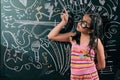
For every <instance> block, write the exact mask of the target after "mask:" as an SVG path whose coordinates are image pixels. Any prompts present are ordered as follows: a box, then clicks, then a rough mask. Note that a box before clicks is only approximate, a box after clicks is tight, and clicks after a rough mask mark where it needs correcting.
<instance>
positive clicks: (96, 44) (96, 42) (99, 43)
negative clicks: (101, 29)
mask: <svg viewBox="0 0 120 80" xmlns="http://www.w3.org/2000/svg"><path fill="white" fill-rule="evenodd" d="M99 45H102V41H101V39H100V38H96V39H95V42H94V48H98V47H99Z"/></svg>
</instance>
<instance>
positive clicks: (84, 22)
mask: <svg viewBox="0 0 120 80" xmlns="http://www.w3.org/2000/svg"><path fill="white" fill-rule="evenodd" d="M78 23H80V25H81V27H82V28H88V29H90V27H89V26H88V25H87V24H88V23H87V21H84V20H80V21H79V22H78Z"/></svg>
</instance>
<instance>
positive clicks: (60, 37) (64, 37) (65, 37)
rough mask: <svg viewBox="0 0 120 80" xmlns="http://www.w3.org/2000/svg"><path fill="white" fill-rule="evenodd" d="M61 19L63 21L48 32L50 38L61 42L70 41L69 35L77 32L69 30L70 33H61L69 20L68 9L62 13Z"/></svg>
mask: <svg viewBox="0 0 120 80" xmlns="http://www.w3.org/2000/svg"><path fill="white" fill-rule="evenodd" d="M61 19H62V21H61V22H60V23H59V24H58V25H57V26H55V27H54V28H53V29H52V30H51V31H50V33H49V34H48V38H49V39H52V40H55V41H60V42H70V40H69V37H71V36H74V35H75V33H73V32H68V33H63V34H60V31H61V29H62V28H63V27H64V26H65V25H66V24H67V22H68V13H67V11H66V10H65V13H63V14H62V15H61Z"/></svg>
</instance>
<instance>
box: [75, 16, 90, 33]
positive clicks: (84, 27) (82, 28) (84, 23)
mask: <svg viewBox="0 0 120 80" xmlns="http://www.w3.org/2000/svg"><path fill="white" fill-rule="evenodd" d="M90 24H91V18H90V16H89V15H88V14H85V15H84V16H83V18H82V20H80V21H79V22H78V25H77V31H79V32H81V33H82V32H83V33H88V31H89V30H90V29H89V28H90Z"/></svg>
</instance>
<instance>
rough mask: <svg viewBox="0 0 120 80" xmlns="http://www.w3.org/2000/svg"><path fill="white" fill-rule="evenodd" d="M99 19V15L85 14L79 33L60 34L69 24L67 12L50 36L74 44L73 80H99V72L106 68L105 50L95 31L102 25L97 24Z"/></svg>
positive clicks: (72, 58)
mask: <svg viewBox="0 0 120 80" xmlns="http://www.w3.org/2000/svg"><path fill="white" fill-rule="evenodd" d="M97 17H98V16H97V15H92V14H85V15H84V16H83V18H82V20H80V21H79V22H78V24H77V28H76V30H77V33H73V32H67V33H60V31H61V29H62V28H63V27H64V26H65V25H66V24H67V22H68V12H67V11H65V13H63V14H62V15H61V19H62V21H61V22H60V23H59V24H58V25H57V26H56V27H54V28H53V29H52V30H51V31H50V33H49V34H48V38H49V39H52V40H55V41H60V42H70V43H71V44H72V48H71V65H70V66H71V80H99V77H98V73H97V70H101V69H104V68H105V56H104V48H103V45H102V42H101V40H100V39H99V38H97V36H96V35H97V33H96V31H95V27H97V24H100V23H97V22H98V21H97ZM99 19H100V18H99ZM95 53H96V54H95ZM95 55H96V56H97V63H96V65H95V63H94V57H95Z"/></svg>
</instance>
